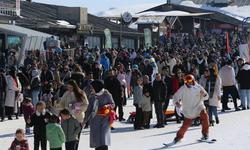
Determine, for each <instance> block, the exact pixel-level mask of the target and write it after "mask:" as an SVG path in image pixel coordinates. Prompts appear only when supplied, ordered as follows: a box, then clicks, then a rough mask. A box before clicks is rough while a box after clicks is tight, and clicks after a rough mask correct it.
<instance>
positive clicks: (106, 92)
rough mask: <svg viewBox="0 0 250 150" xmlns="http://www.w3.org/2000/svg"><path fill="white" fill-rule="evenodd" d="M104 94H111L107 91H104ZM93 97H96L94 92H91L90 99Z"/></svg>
mask: <svg viewBox="0 0 250 150" xmlns="http://www.w3.org/2000/svg"><path fill="white" fill-rule="evenodd" d="M103 94H105V95H106V94H109V91H108V90H107V89H104V93H103ZM92 97H94V93H93V92H91V93H90V95H89V98H92Z"/></svg>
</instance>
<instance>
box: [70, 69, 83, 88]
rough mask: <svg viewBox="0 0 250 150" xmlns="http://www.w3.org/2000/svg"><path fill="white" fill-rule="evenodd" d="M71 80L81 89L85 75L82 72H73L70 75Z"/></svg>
mask: <svg viewBox="0 0 250 150" xmlns="http://www.w3.org/2000/svg"><path fill="white" fill-rule="evenodd" d="M71 79H73V80H75V81H76V83H77V85H78V87H79V88H80V89H83V83H84V81H85V75H84V73H82V72H73V73H72V74H71Z"/></svg>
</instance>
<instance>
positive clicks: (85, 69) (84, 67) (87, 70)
mask: <svg viewBox="0 0 250 150" xmlns="http://www.w3.org/2000/svg"><path fill="white" fill-rule="evenodd" d="M82 70H84V71H85V73H88V72H89V71H91V67H90V65H89V64H88V63H86V64H82Z"/></svg>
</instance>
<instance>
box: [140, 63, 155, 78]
mask: <svg viewBox="0 0 250 150" xmlns="http://www.w3.org/2000/svg"><path fill="white" fill-rule="evenodd" d="M152 74H153V67H152V66H151V65H150V64H148V66H146V65H144V69H143V72H142V75H143V76H145V75H147V76H148V77H149V81H152V79H151V75H152Z"/></svg>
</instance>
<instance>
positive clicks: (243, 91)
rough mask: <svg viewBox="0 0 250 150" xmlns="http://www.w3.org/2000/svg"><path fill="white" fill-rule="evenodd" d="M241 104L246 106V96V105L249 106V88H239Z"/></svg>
mask: <svg viewBox="0 0 250 150" xmlns="http://www.w3.org/2000/svg"><path fill="white" fill-rule="evenodd" d="M240 91H241V94H240V95H241V98H240V99H241V104H242V107H246V97H247V107H249V106H250V89H241V90H240Z"/></svg>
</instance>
